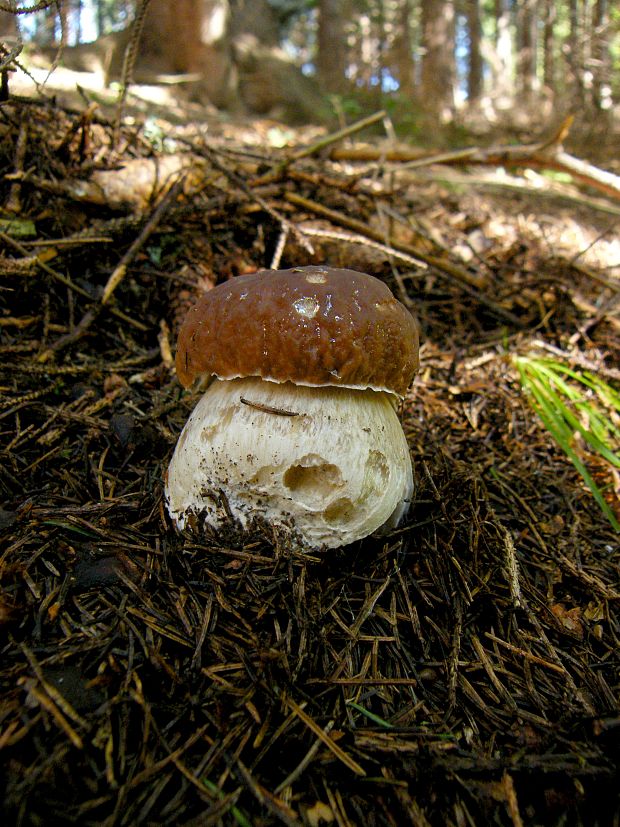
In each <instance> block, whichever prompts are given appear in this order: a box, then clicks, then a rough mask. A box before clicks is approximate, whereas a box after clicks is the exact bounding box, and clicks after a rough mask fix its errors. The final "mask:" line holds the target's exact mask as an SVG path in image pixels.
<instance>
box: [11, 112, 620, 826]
mask: <svg viewBox="0 0 620 827" xmlns="http://www.w3.org/2000/svg"><path fill="white" fill-rule="evenodd" d="M0 135H1V138H0V158H1V161H2V167H3V172H4V175H3V180H2V182H1V185H0V186H1V187H2V200H3V205H4V208H3V212H2V215H1V217H0V242H1V244H2V248H1V249H2V253H1V256H0V337H1V340H0V354H1V357H2V364H1V365H0V393H1V395H0V451H1V453H0V457H1V460H0V762H1V763H0V796H1V801H2V804H1V806H0V811H1V812H2V813H3V815H4V821H3V823H6V824H41V825H43V824H52V823H79V824H81V825H101V824H106V825H116V824H119V825H133V824H196V825H198V824H200V825H208V824H220V823H221V824H226V825H229V824H236V825H241V827H243V826H244V825H248V824H252V825H267V824H277V823H284V824H289V825H295V824H305V825H311V827H315V826H318V825H321V824H326V825H328V824H337V825H341V827H345V826H348V825H360V827H361V826H362V825H369V826H370V827H372V826H373V825H404V824H412V825H416V826H417V827H425V825H457V826H458V827H461V825H474V824H479V825H481V824H489V823H494V824H504V825H514V827H520V826H521V825H523V824H528V825H535V824H544V825H550V824H582V825H588V827H591V826H592V825H608V824H616V825H617V824H619V823H620V805H619V803H618V772H619V769H620V767H619V765H620V737H619V735H620V655H619V652H620V614H619V608H620V544H619V542H618V533H617V532H616V531H614V529H613V527H612V525H611V523H610V521H609V520H608V519H607V517H606V516H605V514H604V513H603V511H602V510H601V508H599V506H598V505H597V503H596V501H595V499H594V497H593V496H592V493H591V491H590V490H589V488H588V487H587V486H586V485H585V484H584V481H583V478H582V476H581V475H580V474H579V473H578V472H577V470H576V469H575V467H574V465H573V464H572V463H571V462H570V461H569V459H568V458H567V457H566V455H565V454H564V453H563V452H562V451H561V450H560V449H559V448H558V446H557V445H556V443H555V442H554V441H553V440H552V439H551V437H550V435H549V433H548V432H547V431H546V430H545V428H544V426H543V424H542V422H541V421H540V419H539V418H538V416H537V415H536V413H535V412H534V410H533V409H532V406H531V405H530V404H529V398H528V395H527V394H526V392H525V391H524V389H523V388H522V387H521V383H520V379H519V372H518V370H517V365H516V362H515V358H516V357H518V356H521V357H534V356H536V357H541V358H553V359H555V360H558V361H560V362H562V363H563V364H564V365H567V366H568V367H569V368H570V369H571V370H574V371H575V372H577V371H587V372H588V375H596V376H599V377H602V378H603V379H605V380H606V381H607V382H608V383H609V384H610V385H611V386H615V387H616V388H617V387H618V384H619V380H620V373H619V370H618V366H619V365H620V336H619V329H620V322H619V321H618V315H617V312H615V311H617V307H618V296H619V294H620V267H619V265H620V242H619V240H618V236H617V233H615V229H617V226H618V213H619V206H618V202H617V201H616V202H614V201H613V200H612V199H611V198H605V197H604V196H603V195H601V194H600V192H598V193H597V192H594V191H587V190H584V189H581V190H577V189H576V188H574V187H573V188H570V187H569V186H568V185H567V184H566V183H564V182H558V181H557V176H556V178H553V177H551V176H547V175H543V174H541V173H540V171H537V172H534V171H531V170H528V169H527V164H524V166H523V167H522V168H520V169H517V170H514V169H513V170H512V171H511V173H510V174H508V173H503V172H501V171H500V170H498V169H497V167H492V168H489V167H488V166H485V167H482V166H468V167H465V168H461V169H460V171H459V172H456V171H454V170H453V169H452V168H449V167H446V166H443V165H432V166H430V165H427V164H425V165H420V164H415V163H414V164H412V163H406V162H398V161H389V160H386V159H387V155H384V154H382V152H383V150H382V149H381V148H382V147H385V146H386V143H385V142H378V141H375V142H374V144H372V146H371V148H373V147H374V148H375V149H376V148H377V147H379V148H380V149H381V152H380V153H379V157H378V158H375V159H374V160H372V159H371V160H363V159H359V156H358V157H357V159H356V150H357V149H359V144H358V143H357V142H358V141H361V140H362V137H363V133H360V134H354V135H353V136H352V137H349V138H341V139H340V140H335V139H334V140H332V141H330V142H328V143H327V144H326V145H325V146H320V145H319V142H320V140H321V138H322V137H323V138H324V133H321V132H320V130H317V129H305V130H293V129H291V128H289V127H287V126H284V125H281V124H278V123H276V122H273V121H271V122H267V121H262V122H249V121H243V122H234V121H230V120H226V119H213V120H211V121H207V122H205V123H204V124H203V125H202V126H201V127H200V128H197V127H196V126H195V125H193V126H192V125H190V126H187V125H185V126H184V125H177V126H172V125H171V124H169V123H166V122H163V121H159V120H158V119H157V118H154V117H153V118H150V119H148V120H147V121H144V120H143V119H141V118H140V117H136V118H135V121H134V122H133V123H128V122H125V123H124V124H123V125H122V127H120V128H118V129H115V126H114V124H113V123H112V122H111V121H109V120H106V119H105V118H103V117H101V115H100V114H99V113H98V111H97V110H96V108H95V107H88V106H86V105H84V106H83V107H81V108H80V107H77V108H75V109H73V110H70V109H67V108H65V107H61V106H59V105H58V104H57V103H54V102H53V101H42V100H40V99H30V100H26V99H12V100H11V99H10V100H9V101H7V102H5V103H3V104H2V105H1V106H0ZM304 149H305V151H304ZM335 150H337V152H336V151H335ZM355 220H357V223H356V222H355ZM317 263H329V264H331V265H333V266H346V267H350V268H352V269H358V270H363V271H366V272H370V273H372V274H374V275H376V276H378V277H380V278H383V279H384V280H385V281H386V282H387V283H388V284H389V285H390V287H391V288H392V289H393V290H394V292H395V294H396V295H397V297H398V298H400V299H401V301H403V302H404V303H405V304H406V305H407V306H408V307H410V308H411V310H412V312H414V313H415V315H416V316H417V318H418V320H419V323H420V329H421V333H422V348H421V368H420V372H419V375H418V377H417V378H416V380H415V382H414V384H413V387H412V388H411V390H410V392H409V393H408V395H407V397H406V398H405V400H404V402H403V404H402V408H401V418H402V423H403V427H404V429H405V432H406V435H407V438H408V441H409V444H410V447H411V454H412V458H413V462H414V469H415V479H416V494H415V501H414V503H413V507H412V509H411V512H410V514H409V515H408V518H407V520H406V523H405V524H404V525H403V526H401V527H400V528H399V529H398V530H396V531H394V532H393V533H392V534H391V535H389V536H388V537H387V538H381V539H377V538H368V539H366V540H364V541H361V542H359V543H356V544H355V545H353V546H349V547H346V548H343V549H340V550H336V551H330V552H329V553H327V552H326V553H312V554H300V553H294V552H290V551H287V549H286V548H283V547H282V546H281V545H280V544H279V543H278V542H274V541H273V538H271V537H269V536H266V535H264V534H263V535H257V536H252V537H246V538H244V539H243V541H242V542H239V543H236V544H233V543H230V542H229V541H228V540H226V539H225V538H218V537H211V538H204V537H202V538H201V537H199V536H181V535H179V534H178V533H176V532H175V530H174V528H173V527H172V525H171V522H170V520H169V518H168V515H167V513H166V509H165V505H164V502H163V478H164V474H165V471H166V467H167V463H168V461H169V459H170V456H171V453H172V450H173V448H174V444H175V441H176V439H177V437H178V435H179V433H180V430H181V428H182V426H183V424H184V422H185V420H186V419H187V417H188V415H189V413H190V411H191V410H192V408H193V406H194V404H195V403H196V401H197V396H196V394H192V393H191V392H186V391H183V390H182V389H181V387H180V386H179V384H178V381H177V380H176V377H175V372H174V363H173V354H174V343H175V336H176V333H177V331H178V327H179V323H180V321H181V319H182V318H183V314H184V312H185V310H186V309H187V307H188V306H190V305H191V303H192V302H193V300H194V299H195V298H196V297H197V296H198V295H199V294H200V292H201V291H202V290H205V289H209V288H210V287H211V286H213V285H214V284H216V283H218V282H221V281H223V280H225V279H227V278H232V277H234V276H236V275H239V274H242V273H248V272H252V271H254V270H257V269H262V268H266V267H270V266H277V267H290V266H295V265H304V264H317ZM573 448H574V450H575V451H576V452H577V454H578V455H579V457H580V458H581V459H582V460H583V461H584V463H586V465H587V467H588V469H589V471H590V473H591V474H592V477H593V478H594V480H595V481H596V483H597V484H598V486H599V488H600V489H601V491H602V492H603V496H604V497H605V501H606V503H607V507H608V508H609V509H610V510H611V511H612V512H614V513H615V514H616V516H618V515H619V509H618V498H617V495H618V489H619V487H620V484H619V480H618V474H617V472H616V471H614V469H613V466H610V465H609V464H608V463H606V462H604V461H603V460H602V459H601V458H600V456H598V455H596V454H593V453H592V452H589V451H588V450H587V447H586V446H585V445H584V444H583V443H582V442H581V441H580V440H579V438H577V437H575V439H574V441H573Z"/></svg>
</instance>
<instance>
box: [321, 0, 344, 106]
mask: <svg viewBox="0 0 620 827" xmlns="http://www.w3.org/2000/svg"><path fill="white" fill-rule="evenodd" d="M318 10H319V25H318V32H317V55H316V68H317V78H318V81H319V85H320V87H321V89H322V90H323V91H324V92H329V93H332V94H342V93H343V92H344V91H345V89H346V77H345V71H346V60H347V50H346V42H345V32H344V20H343V16H342V1H341V0H319V4H318Z"/></svg>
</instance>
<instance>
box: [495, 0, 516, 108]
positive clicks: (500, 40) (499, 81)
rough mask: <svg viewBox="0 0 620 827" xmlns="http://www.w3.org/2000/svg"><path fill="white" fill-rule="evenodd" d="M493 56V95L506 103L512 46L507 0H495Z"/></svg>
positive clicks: (510, 77)
mask: <svg viewBox="0 0 620 827" xmlns="http://www.w3.org/2000/svg"><path fill="white" fill-rule="evenodd" d="M495 57H496V60H495V65H494V67H493V68H494V72H493V75H494V78H493V80H494V83H493V88H494V91H495V97H496V99H497V100H499V101H502V102H503V104H504V105H506V104H507V102H508V101H509V100H510V99H511V98H512V94H513V84H512V65H513V47H512V35H511V31H510V2H509V0H495Z"/></svg>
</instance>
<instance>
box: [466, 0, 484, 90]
mask: <svg viewBox="0 0 620 827" xmlns="http://www.w3.org/2000/svg"><path fill="white" fill-rule="evenodd" d="M465 14H466V19H467V33H468V36H469V42H468V57H469V60H468V64H467V98H468V100H469V102H470V103H472V102H475V101H477V100H478V99H479V98H480V97H481V95H482V67H483V61H482V51H481V41H482V18H481V10H480V0H466V2H465Z"/></svg>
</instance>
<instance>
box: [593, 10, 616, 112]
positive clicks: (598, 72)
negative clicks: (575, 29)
mask: <svg viewBox="0 0 620 827" xmlns="http://www.w3.org/2000/svg"><path fill="white" fill-rule="evenodd" d="M592 29H593V37H592V103H593V104H594V107H595V109H597V110H598V111H599V112H605V113H609V114H611V111H612V99H611V75H612V67H611V53H610V50H609V36H610V22H609V7H608V3H607V0H596V2H595V3H594V7H593V9H592Z"/></svg>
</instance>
